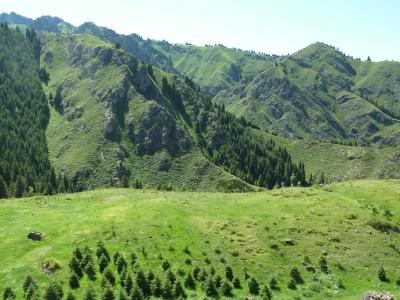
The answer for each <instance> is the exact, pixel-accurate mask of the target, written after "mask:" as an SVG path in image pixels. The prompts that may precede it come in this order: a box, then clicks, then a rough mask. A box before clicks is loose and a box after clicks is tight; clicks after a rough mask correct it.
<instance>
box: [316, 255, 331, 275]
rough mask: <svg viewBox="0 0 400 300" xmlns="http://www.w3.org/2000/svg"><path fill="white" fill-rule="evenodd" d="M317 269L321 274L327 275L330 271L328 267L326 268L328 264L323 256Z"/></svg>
mask: <svg viewBox="0 0 400 300" xmlns="http://www.w3.org/2000/svg"><path fill="white" fill-rule="evenodd" d="M319 267H320V269H321V271H322V272H324V273H326V274H329V272H330V270H329V267H328V262H327V260H326V258H325V256H323V255H322V256H321V257H320V259H319Z"/></svg>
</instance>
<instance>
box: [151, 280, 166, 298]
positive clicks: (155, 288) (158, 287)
mask: <svg viewBox="0 0 400 300" xmlns="http://www.w3.org/2000/svg"><path fill="white" fill-rule="evenodd" d="M150 291H151V294H152V295H153V296H154V297H157V298H159V297H161V294H162V291H163V287H162V282H161V279H160V278H159V277H157V276H156V277H155V278H154V279H153V280H152V281H151V282H150Z"/></svg>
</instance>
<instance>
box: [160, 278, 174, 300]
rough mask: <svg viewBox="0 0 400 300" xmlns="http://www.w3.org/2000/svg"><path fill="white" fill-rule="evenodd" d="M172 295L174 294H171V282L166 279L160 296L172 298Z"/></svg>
mask: <svg viewBox="0 0 400 300" xmlns="http://www.w3.org/2000/svg"><path fill="white" fill-rule="evenodd" d="M173 296H174V295H173V287H172V283H171V281H170V280H169V279H166V280H165V282H164V286H163V290H162V297H163V298H164V299H172V298H173Z"/></svg>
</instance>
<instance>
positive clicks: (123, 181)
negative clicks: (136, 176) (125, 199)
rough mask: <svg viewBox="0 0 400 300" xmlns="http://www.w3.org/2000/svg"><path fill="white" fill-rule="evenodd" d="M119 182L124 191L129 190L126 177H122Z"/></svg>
mask: <svg viewBox="0 0 400 300" xmlns="http://www.w3.org/2000/svg"><path fill="white" fill-rule="evenodd" d="M121 182H122V187H123V188H125V189H127V188H129V179H128V177H127V176H126V175H123V176H122V179H121Z"/></svg>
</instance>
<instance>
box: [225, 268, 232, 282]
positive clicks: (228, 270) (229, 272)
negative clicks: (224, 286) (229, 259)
mask: <svg viewBox="0 0 400 300" xmlns="http://www.w3.org/2000/svg"><path fill="white" fill-rule="evenodd" d="M225 276H226V278H227V279H228V280H229V281H232V280H233V270H232V268H231V266H226V267H225Z"/></svg>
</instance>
